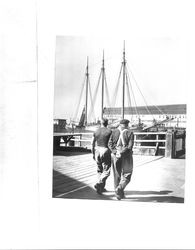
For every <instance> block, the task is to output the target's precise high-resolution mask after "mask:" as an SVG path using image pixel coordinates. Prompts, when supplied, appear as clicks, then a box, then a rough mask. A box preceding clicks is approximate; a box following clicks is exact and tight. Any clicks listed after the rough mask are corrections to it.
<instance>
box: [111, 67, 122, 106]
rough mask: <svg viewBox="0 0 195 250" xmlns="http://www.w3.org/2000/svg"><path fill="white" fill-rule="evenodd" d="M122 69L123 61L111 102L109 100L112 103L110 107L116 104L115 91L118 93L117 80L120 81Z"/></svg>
mask: <svg viewBox="0 0 195 250" xmlns="http://www.w3.org/2000/svg"><path fill="white" fill-rule="evenodd" d="M122 69H123V63H121V68H120V72H119V77H118V80H117V84H116V87H115V90H114V95H113V99H112V102H111V103H112V107H115V105H116V96H117V93H118V88H119V82H120V77H121V72H122Z"/></svg>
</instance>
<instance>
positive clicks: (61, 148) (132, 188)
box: [53, 36, 187, 203]
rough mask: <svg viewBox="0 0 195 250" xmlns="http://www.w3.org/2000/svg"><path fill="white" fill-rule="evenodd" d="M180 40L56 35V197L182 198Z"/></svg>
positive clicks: (183, 145)
mask: <svg viewBox="0 0 195 250" xmlns="http://www.w3.org/2000/svg"><path fill="white" fill-rule="evenodd" d="M186 63H187V62H186V50H185V43H184V42H183V41H182V40H180V39H179V38H178V39H174V38H169V37H166V38H161V39H159V38H145V39H144V38H143V39H131V40H130V39H126V40H123V39H122V38H121V39H120V38H119V37H118V36H117V37H107V38H106V37H93V38H89V37H72V36H69V37H68V36H57V37H56V49H55V82H54V120H53V129H54V130H53V132H54V134H53V197H54V198H67V199H68V198H70V199H90V200H93V199H96V200H113V201H115V200H121V201H130V202H167V203H184V200H185V196H184V194H185V161H186V157H185V152H186V129H187V128H186V124H187V104H186V101H187V98H186V89H185V84H184V82H185V79H186Z"/></svg>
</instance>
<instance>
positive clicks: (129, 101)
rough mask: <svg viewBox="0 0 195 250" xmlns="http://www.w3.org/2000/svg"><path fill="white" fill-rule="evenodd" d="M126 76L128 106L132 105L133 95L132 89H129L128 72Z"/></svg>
mask: <svg viewBox="0 0 195 250" xmlns="http://www.w3.org/2000/svg"><path fill="white" fill-rule="evenodd" d="M125 76H126V85H127V100H128V106H129V107H131V95H130V91H129V85H128V78H127V74H126V75H125Z"/></svg>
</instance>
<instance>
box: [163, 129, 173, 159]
mask: <svg viewBox="0 0 195 250" xmlns="http://www.w3.org/2000/svg"><path fill="white" fill-rule="evenodd" d="M174 148H175V147H174V133H173V132H172V131H168V132H167V133H166V143H165V157H167V158H174V154H175V149H174Z"/></svg>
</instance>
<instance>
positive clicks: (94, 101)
mask: <svg viewBox="0 0 195 250" xmlns="http://www.w3.org/2000/svg"><path fill="white" fill-rule="evenodd" d="M101 75H102V71H100V75H99V78H98V82H97V85H96V88H95V92H94V95H93V98H92V99H93V104H94V106H95V103H96V99H97V93H98V89H99V85H100V79H101ZM92 112H93V110H92V107H91V108H90V110H89V115H91V113H92Z"/></svg>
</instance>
